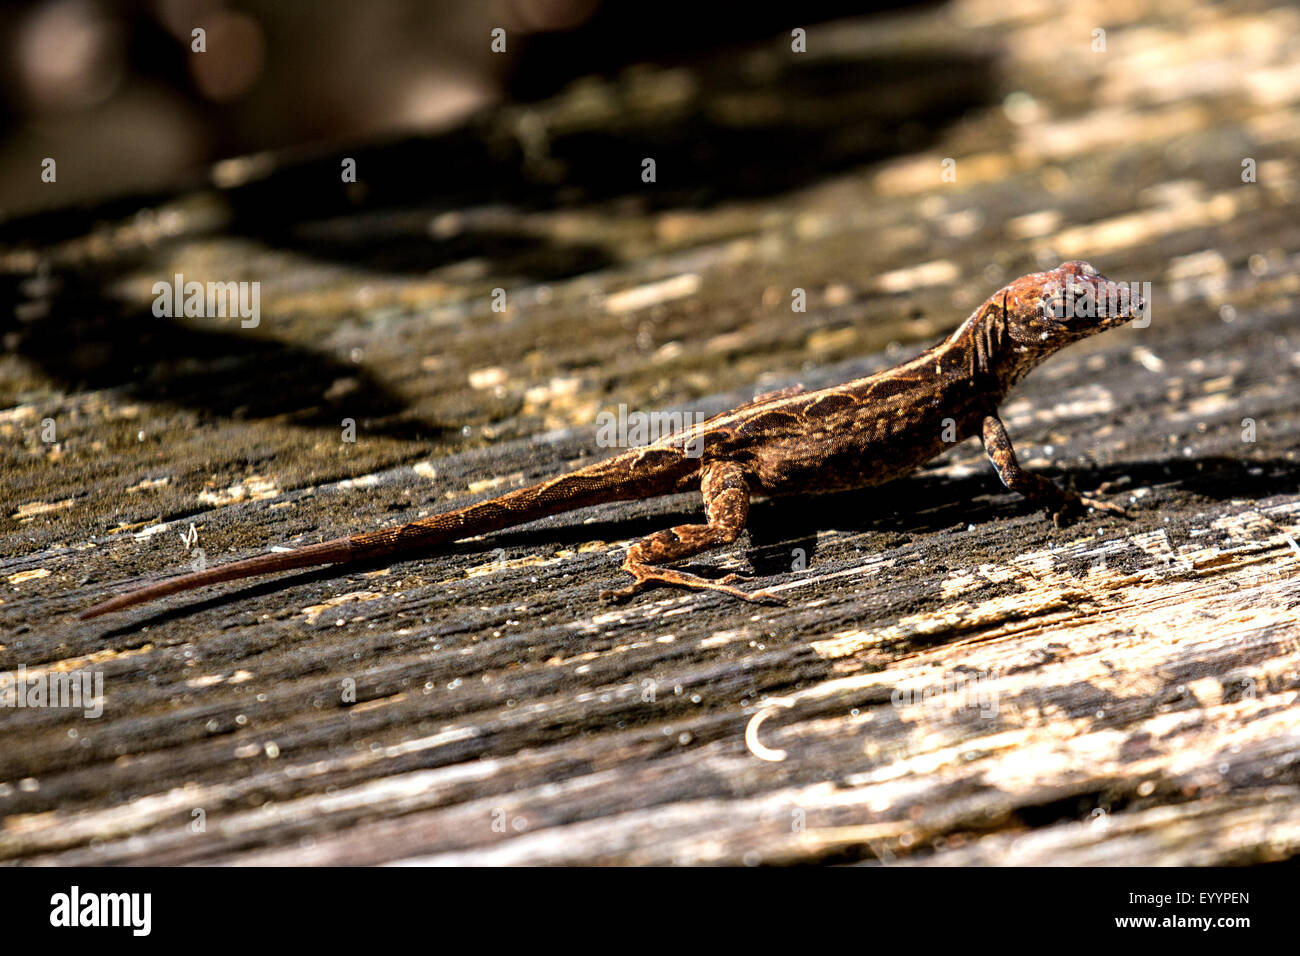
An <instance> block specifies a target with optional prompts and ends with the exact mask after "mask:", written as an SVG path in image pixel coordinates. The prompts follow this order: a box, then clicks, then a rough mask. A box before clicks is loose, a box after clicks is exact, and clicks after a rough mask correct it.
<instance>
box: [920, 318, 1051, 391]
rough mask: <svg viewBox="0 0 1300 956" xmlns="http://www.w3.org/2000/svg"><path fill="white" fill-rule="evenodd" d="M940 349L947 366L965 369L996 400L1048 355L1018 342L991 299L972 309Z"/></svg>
mask: <svg viewBox="0 0 1300 956" xmlns="http://www.w3.org/2000/svg"><path fill="white" fill-rule="evenodd" d="M939 348H940V349H942V350H943V351H944V352H945V353H946V357H945V364H946V365H949V364H950V365H951V367H953V368H955V369H961V370H964V371H965V373H966V374H967V375H969V377H970V378H971V379H972V380H973V381H975V382H977V383H978V384H979V386H980V387H981V388H983V389H985V390H986V391H987V392H988V393H989V394H990V395H995V396H996V397H997V399H998V400H999V401H1000V400H1001V399H1002V398H1003V397H1004V396H1005V395H1006V394H1007V392H1009V391H1011V389H1012V388H1013V387H1014V386H1015V384H1016V383H1017V382H1019V381H1020V380H1021V379H1022V378H1024V377H1025V376H1026V375H1028V374H1029V373H1030V372H1031V371H1032V370H1033V369H1034V367H1035V366H1037V365H1038V364H1039V363H1040V362H1041V361H1042V360H1043V359H1045V358H1046V357H1047V355H1049V354H1050V351H1048V352H1042V351H1041V350H1038V349H1035V348H1034V347H1033V346H1031V345H1026V344H1024V343H1022V342H1017V341H1016V340H1015V339H1014V338H1013V337H1012V336H1011V334H1010V333H1009V331H1008V329H1007V322H1006V316H1005V313H1004V312H1003V310H1002V309H1001V307H1000V306H999V305H997V304H996V303H993V302H990V303H986V304H985V305H984V306H981V307H980V308H979V309H977V310H975V313H974V314H973V315H971V317H970V318H969V319H967V320H966V321H965V322H963V323H962V324H961V325H960V326H958V327H957V329H956V331H954V332H953V333H952V335H950V336H948V338H947V339H945V340H944V342H943V344H942V345H941V346H939Z"/></svg>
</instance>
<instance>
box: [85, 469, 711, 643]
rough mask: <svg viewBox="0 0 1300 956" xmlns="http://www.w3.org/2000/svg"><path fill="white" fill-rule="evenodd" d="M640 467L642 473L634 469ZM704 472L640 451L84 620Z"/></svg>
mask: <svg viewBox="0 0 1300 956" xmlns="http://www.w3.org/2000/svg"><path fill="white" fill-rule="evenodd" d="M634 461H635V468H633V467H632V464H633V462H634ZM698 465H699V462H698V461H695V460H691V459H687V458H685V457H683V455H682V454H681V453H680V452H678V451H672V450H670V449H663V450H659V449H655V450H646V449H635V450H633V451H630V452H624V453H623V454H621V455H617V456H615V457H614V458H610V459H607V460H605V461H600V462H596V463H595V464H592V465H588V466H587V467H586V468H581V469H579V470H577V471H573V472H570V473H569V474H567V475H561V476H560V477H558V478H552V479H551V480H549V481H543V482H541V483H539V484H536V485H530V486H529V487H527V488H520V489H518V490H517V491H511V492H507V493H506V494H504V495H501V496H499V497H497V498H492V499H491V500H489V501H483V502H480V503H479V504H476V505H469V506H468V507H465V508H459V509H457V510H455V511H447V512H444V513H443V514H437V515H431V516H430V517H428V518H424V519H422V520H420V521H413V522H411V523H410V524H404V525H401V526H400V527H397V528H384V529H382V530H379V531H370V532H367V533H365V534H357V535H352V536H351V537H346V538H334V539H333V540H331V541H322V542H321V543H320V544H313V545H308V546H307V547H305V548H297V549H295V550H293V551H284V552H280V553H278V554H264V555H260V556H258V557H256V558H248V559H246V560H244V561H235V562H232V563H231V564H222V565H218V566H217V567H212V568H207V569H206V570H203V571H195V572H193V573H192V574H182V575H180V576H179V577H175V578H169V579H168V580H166V581H159V582H158V583H157V584H150V585H147V586H145V587H142V588H137V589H136V590H134V591H128V592H126V593H125V594H119V595H118V596H117V597H115V598H111V599H109V600H107V601H104V602H103V603H101V604H96V605H95V606H94V607H92V608H91V609H90V610H88V611H86V612H85V613H83V614H82V615H81V617H82V619H83V620H84V619H86V618H92V617H99V615H101V614H108V613H109V612H111V611H120V610H122V609H123V608H128V607H133V606H135V605H137V604H144V603H146V602H148V601H153V600H156V599H157V598H160V597H165V596H167V595H168V594H175V593H177V592H178V591H190V590H193V589H194V588H200V587H204V586H205V585H208V584H219V583H221V582H223V581H237V580H239V579H240V578H251V577H257V576H260V575H263V574H274V573H275V572H277V571H291V570H294V569H296V568H310V567H317V566H319V565H324V564H355V563H358V562H362V561H373V560H376V559H379V558H385V557H390V556H395V555H399V554H405V553H408V552H412V551H424V550H426V549H428V548H432V547H436V546H437V545H440V544H447V543H449V542H452V541H459V540H460V539H461V538H472V537H474V536H476V535H480V534H487V533H489V532H491V531H499V530H501V529H502V528H509V527H512V526H514V525H520V524H527V523H528V522H530V521H536V520H537V519H538V518H545V517H547V516H548V515H553V514H559V513H560V512H563V511H573V510H574V509H576V508H583V507H586V506H588V505H594V504H600V503H602V502H606V501H625V500H628V499H632V498H644V497H652V496H655V495H662V494H666V493H668V492H671V491H674V490H676V487H677V485H678V483H679V482H680V481H682V480H683V479H685V478H687V477H688V476H689V475H690V474H691V473H692V472H693V471H694V470H695V469H696V467H697V466H698Z"/></svg>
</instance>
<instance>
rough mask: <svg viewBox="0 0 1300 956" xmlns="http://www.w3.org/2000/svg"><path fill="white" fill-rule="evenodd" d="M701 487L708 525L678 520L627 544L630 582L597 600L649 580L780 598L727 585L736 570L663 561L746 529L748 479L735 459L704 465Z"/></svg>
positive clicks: (749, 597)
mask: <svg viewBox="0 0 1300 956" xmlns="http://www.w3.org/2000/svg"><path fill="white" fill-rule="evenodd" d="M700 477H701V480H700V490H701V491H702V492H703V494H704V512H705V515H706V516H707V518H708V523H707V524H681V525H677V526H676V527H674V528H669V529H668V530H666V531H656V532H655V533H654V534H652V535H648V536H646V537H644V538H642V539H641V540H640V541H638V542H636V543H635V544H634V545H632V547H630V548H628V551H627V557H626V558H625V559H624V561H623V570H624V571H626V572H627V573H628V574H630V575H632V577H633V578H635V580H634V581H633V582H632V584H631V585H630V586H628V587H626V588H623V589H622V590H619V591H606V592H604V593H603V594H601V598H602V600H611V599H614V600H618V599H623V598H629V597H631V596H632V595H634V594H636V593H638V592H639V591H642V590H644V589H645V588H647V587H650V586H652V585H654V584H667V585H672V586H675V587H683V588H697V589H700V590H705V591H721V592H722V593H723V594H730V595H731V596H732V597H738V598H742V599H744V600H746V601H773V602H778V601H780V599H779V598H777V597H776V596H775V595H773V594H770V593H768V592H766V591H742V590H741V589H740V588H736V587H732V586H731V582H732V581H735V580H737V575H735V574H728V575H727V576H726V577H724V578H719V579H718V580H712V579H710V578H702V577H700V576H699V575H695V574H688V573H687V572H685V571H675V570H673V569H672V568H665V567H662V565H664V564H666V563H668V562H669V561H677V560H680V559H682V558H688V557H690V556H691V555H695V554H699V553H700V552H702V551H708V550H710V549H711V548H716V547H719V546H721V545H724V544H731V542H733V541H735V540H736V539H737V538H738V537H740V533H741V532H742V531H744V530H745V521H746V519H747V518H748V517H749V484H748V483H747V482H746V481H745V472H744V469H743V468H741V467H740V466H739V465H738V464H736V463H735V462H730V461H717V462H711V463H709V464H708V465H705V466H704V469H703V471H702V473H701V476H700Z"/></svg>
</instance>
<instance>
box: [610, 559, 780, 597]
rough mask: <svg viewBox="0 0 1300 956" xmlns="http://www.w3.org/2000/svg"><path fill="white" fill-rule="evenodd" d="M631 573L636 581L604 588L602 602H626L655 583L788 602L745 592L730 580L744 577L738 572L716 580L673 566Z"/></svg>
mask: <svg viewBox="0 0 1300 956" xmlns="http://www.w3.org/2000/svg"><path fill="white" fill-rule="evenodd" d="M630 573H632V574H635V575H636V580H635V581H633V582H632V583H631V584H630V585H629V586H627V587H625V588H620V589H619V590H617V591H602V592H601V594H600V599H601V600H602V601H625V600H627V599H628V598H630V597H632V596H633V595H634V594H637V593H639V592H641V591H643V590H645V589H646V588H647V587H650V586H651V585H653V584H666V585H670V586H673V587H682V588H693V589H695V590H697V591H720V592H721V593H723V594H729V595H731V596H732V597H735V598H740V599H741V600H742V601H753V602H755V603H771V604H784V603H785V601H784V600H783V599H782V598H779V597H777V596H776V595H775V594H773V593H772V592H770V591H743V590H741V589H740V588H736V587H732V586H731V582H733V581H739V580H742V578H741V577H740V575H738V574H728V575H727V576H726V577H723V578H719V579H718V580H716V581H714V580H710V579H709V578H702V577H699V576H698V575H694V574H687V573H686V572H685V571H674V570H672V569H671V568H649V567H643V568H638V569H637V570H635V571H632V572H630Z"/></svg>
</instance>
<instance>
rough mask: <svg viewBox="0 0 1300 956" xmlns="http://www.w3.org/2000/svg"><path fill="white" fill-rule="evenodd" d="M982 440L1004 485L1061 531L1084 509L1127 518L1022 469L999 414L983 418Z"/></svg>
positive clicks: (1104, 503) (1119, 510) (1117, 509)
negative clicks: (1072, 515) (1041, 510)
mask: <svg viewBox="0 0 1300 956" xmlns="http://www.w3.org/2000/svg"><path fill="white" fill-rule="evenodd" d="M982 437H983V439H984V451H985V452H986V453H987V454H988V456H989V461H990V462H992V463H993V468H994V470H995V471H996V472H997V473H998V477H999V478H1001V479H1002V483H1003V484H1004V485H1006V486H1007V487H1008V488H1010V489H1011V490H1012V491H1014V492H1016V493H1017V494H1019V495H1023V496H1024V497H1025V498H1026V499H1028V500H1029V501H1030V502H1032V503H1033V504H1037V505H1041V506H1043V507H1045V508H1046V509H1047V510H1048V511H1049V512H1050V513H1051V515H1052V523H1053V524H1055V525H1057V526H1058V527H1059V526H1060V524H1061V522H1062V520H1063V519H1064V518H1066V517H1067V516H1068V515H1069V514H1070V512H1072V511H1075V510H1077V509H1078V508H1079V507H1080V506H1082V505H1087V506H1089V507H1092V508H1097V509H1098V510H1100V511H1110V512H1115V513H1118V514H1121V515H1122V514H1124V509H1123V508H1120V507H1119V506H1118V505H1113V504H1111V503H1109V502H1107V501H1098V500H1097V499H1095V498H1089V497H1087V496H1085V495H1080V494H1078V493H1077V492H1075V491H1074V490H1073V489H1071V488H1060V487H1058V486H1057V485H1056V484H1055V483H1054V482H1052V481H1051V480H1050V479H1047V478H1044V477H1043V476H1042V475H1036V474H1034V473H1033V472H1032V471H1025V470H1024V469H1023V468H1021V467H1020V462H1018V461H1017V460H1016V450H1015V449H1014V448H1012V447H1011V438H1010V437H1009V436H1008V435H1007V429H1006V426H1005V425H1003V424H1002V419H1000V418H998V416H997V415H996V414H994V415H986V416H985V417H984V424H983V433H982Z"/></svg>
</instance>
